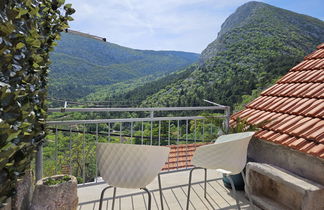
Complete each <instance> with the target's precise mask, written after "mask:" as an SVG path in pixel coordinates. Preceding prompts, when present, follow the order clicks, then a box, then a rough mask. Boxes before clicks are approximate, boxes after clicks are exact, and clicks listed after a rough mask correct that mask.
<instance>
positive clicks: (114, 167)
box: [97, 143, 170, 188]
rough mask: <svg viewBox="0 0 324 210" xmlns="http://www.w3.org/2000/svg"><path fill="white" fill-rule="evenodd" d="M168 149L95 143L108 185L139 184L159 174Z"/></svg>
mask: <svg viewBox="0 0 324 210" xmlns="http://www.w3.org/2000/svg"><path fill="white" fill-rule="evenodd" d="M169 151H170V149H169V148H168V147H163V146H147V145H131V144H112V143H98V144H97V164H98V168H99V171H100V175H101V176H102V178H103V179H104V180H105V181H106V182H107V183H108V184H109V185H111V186H114V187H122V188H142V187H146V185H148V184H149V183H151V182H152V181H153V179H154V178H155V177H156V176H157V175H158V173H159V171H160V170H161V168H162V167H163V166H164V164H165V162H166V161H167V159H168V155H169Z"/></svg>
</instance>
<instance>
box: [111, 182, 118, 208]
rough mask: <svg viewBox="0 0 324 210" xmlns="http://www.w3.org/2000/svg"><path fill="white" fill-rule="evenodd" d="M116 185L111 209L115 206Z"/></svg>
mask: <svg viewBox="0 0 324 210" xmlns="http://www.w3.org/2000/svg"><path fill="white" fill-rule="evenodd" d="M116 189H117V188H116V187H114V195H113V203H112V206H111V209H112V210H114V208H115V199H116Z"/></svg>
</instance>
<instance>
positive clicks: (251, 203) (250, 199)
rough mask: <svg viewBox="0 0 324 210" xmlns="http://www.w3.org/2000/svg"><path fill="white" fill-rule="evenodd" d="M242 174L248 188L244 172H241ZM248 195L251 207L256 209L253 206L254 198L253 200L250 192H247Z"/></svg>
mask: <svg viewBox="0 0 324 210" xmlns="http://www.w3.org/2000/svg"><path fill="white" fill-rule="evenodd" d="M241 174H242V178H243V182H244V186H246V181H245V174H244V171H242V172H241ZM246 194H247V196H248V198H249V201H250V206H251V207H252V209H254V206H253V202H252V198H251V195H250V193H249V192H248V191H246Z"/></svg>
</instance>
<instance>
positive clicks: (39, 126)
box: [0, 0, 74, 203]
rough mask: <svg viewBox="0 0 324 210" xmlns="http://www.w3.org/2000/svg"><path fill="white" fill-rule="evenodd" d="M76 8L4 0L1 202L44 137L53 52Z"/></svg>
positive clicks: (42, 0) (0, 26) (44, 0)
mask: <svg viewBox="0 0 324 210" xmlns="http://www.w3.org/2000/svg"><path fill="white" fill-rule="evenodd" d="M62 7H64V10H63V9H62ZM72 13H74V9H72V8H71V4H66V5H64V1H63V0H55V1H50V0H4V1H1V3H0V14H1V15H0V19H1V22H0V46H1V47H0V54H1V57H0V65H1V72H0V87H1V89H0V177H1V179H0V203H2V202H3V201H4V200H5V199H6V198H7V197H8V196H10V195H12V194H13V193H14V186H15V181H16V180H17V177H19V176H20V175H22V174H23V172H24V171H25V169H27V168H30V163H31V160H32V158H33V155H34V151H35V148H36V147H37V146H38V145H40V144H42V142H43V138H44V136H45V125H44V123H45V117H46V105H45V96H46V85H47V72H48V66H49V51H51V50H52V48H53V46H54V45H55V40H57V39H59V37H60V36H59V33H60V32H61V31H63V30H64V29H65V28H67V27H68V21H70V20H72V18H71V16H70V15H71V14H72Z"/></svg>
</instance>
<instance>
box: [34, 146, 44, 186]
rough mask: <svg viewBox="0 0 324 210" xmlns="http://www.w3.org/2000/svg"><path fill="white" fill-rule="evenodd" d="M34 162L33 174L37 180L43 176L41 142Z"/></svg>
mask: <svg viewBox="0 0 324 210" xmlns="http://www.w3.org/2000/svg"><path fill="white" fill-rule="evenodd" d="M35 164H36V165H35V175H36V182H37V181H38V180H40V179H42V178H43V144H40V145H39V146H38V148H37V152H36V161H35Z"/></svg>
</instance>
